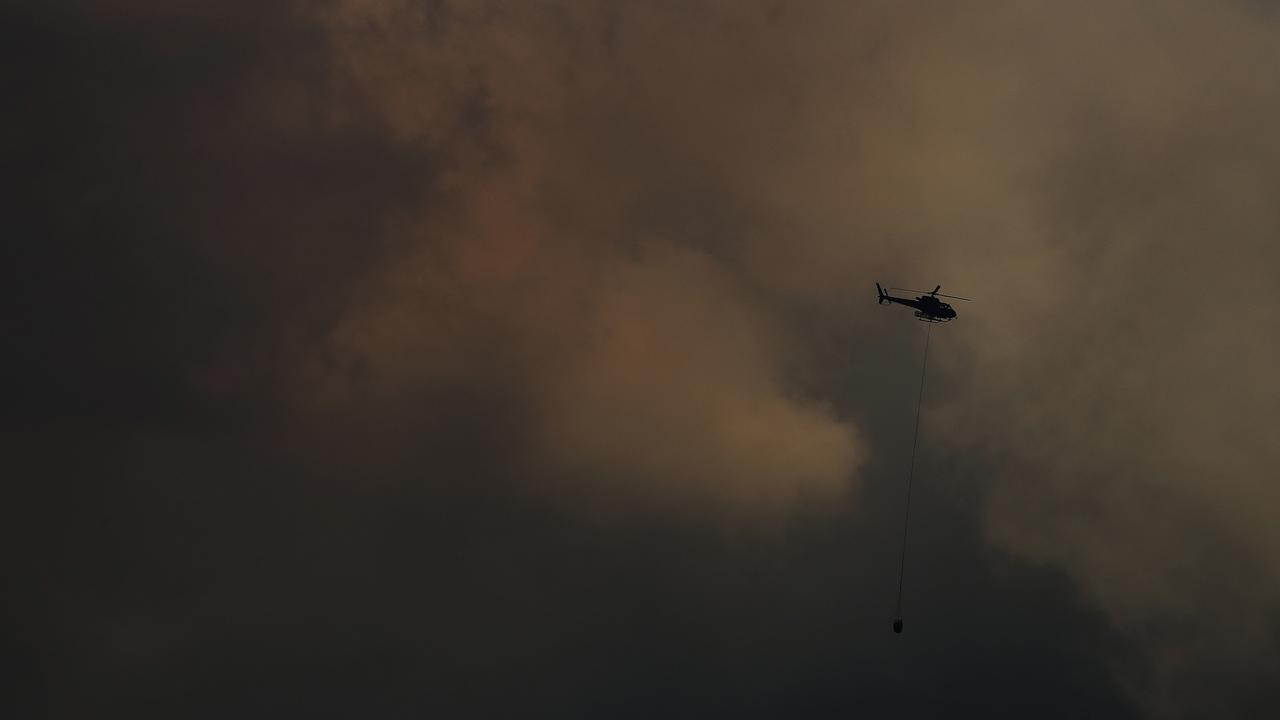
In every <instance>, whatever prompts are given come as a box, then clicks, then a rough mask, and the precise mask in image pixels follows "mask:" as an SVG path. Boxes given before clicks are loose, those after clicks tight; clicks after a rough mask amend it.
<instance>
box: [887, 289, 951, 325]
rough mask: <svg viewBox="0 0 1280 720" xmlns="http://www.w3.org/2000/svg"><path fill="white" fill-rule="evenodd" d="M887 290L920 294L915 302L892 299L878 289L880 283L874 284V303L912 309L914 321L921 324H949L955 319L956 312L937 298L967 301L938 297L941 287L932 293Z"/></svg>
mask: <svg viewBox="0 0 1280 720" xmlns="http://www.w3.org/2000/svg"><path fill="white" fill-rule="evenodd" d="M889 289H890V290H901V291H902V292H913V293H922V294H921V295H920V296H919V297H917V298H916V299H915V300H909V299H907V298H900V297H894V296H892V295H890V294H889V293H887V292H885V291H884V288H882V287H880V283H876V293H877V297H876V301H877V302H879V303H880V304H881V305H883V304H885V303H890V304H893V303H898V304H899V305H907V306H909V307H913V308H915V309H916V312H915V316H916V319H918V320H920V321H921V322H931V323H940V322H951V321H952V320H955V319H956V311H955V310H953V309H952V308H951V305H950V304H948V303H945V302H942V301H941V300H939V299H938V298H940V297H944V298H953V299H955V300H964V301H966V302H968V301H969V298H962V297H960V296H959V295H940V294H939V293H938V291H939V290H941V289H942V286H941V285H939V286H937V287H935V288H934V289H933V290H932V291H930V292H927V293H926V292H925V291H923V290H908V289H906V288H889Z"/></svg>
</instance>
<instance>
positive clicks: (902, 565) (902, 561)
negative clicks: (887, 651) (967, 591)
mask: <svg viewBox="0 0 1280 720" xmlns="http://www.w3.org/2000/svg"><path fill="white" fill-rule="evenodd" d="M931 335H933V323H929V327H928V329H926V330H925V335H924V362H923V363H922V364H921V366H920V397H919V398H918V399H917V400H916V430H915V434H914V435H913V436H912V438H911V469H910V470H908V471H907V506H906V511H905V512H904V513H903V514H902V553H901V554H900V555H899V556H898V609H897V613H896V614H895V615H894V617H895V618H899V619H901V618H902V576H903V574H904V573H905V572H906V567H907V524H908V523H909V522H910V521H911V479H912V478H913V477H914V476H915V474H916V446H917V444H918V443H919V441H920V408H921V407H922V406H923V405H924V375H925V369H926V368H928V367H929V337H930V336H931Z"/></svg>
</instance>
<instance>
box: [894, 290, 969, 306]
mask: <svg viewBox="0 0 1280 720" xmlns="http://www.w3.org/2000/svg"><path fill="white" fill-rule="evenodd" d="M889 289H890V290H901V291H902V292H913V293H920V294H921V295H933V296H934V297H945V298H955V299H956V300H964V301H965V302H973V299H972V298H967V297H960V296H959V295H943V294H942V293H934V292H929V291H928V290H912V289H910V288H897V287H896V288H889Z"/></svg>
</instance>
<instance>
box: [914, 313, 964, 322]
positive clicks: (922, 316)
mask: <svg viewBox="0 0 1280 720" xmlns="http://www.w3.org/2000/svg"><path fill="white" fill-rule="evenodd" d="M915 315H916V319H917V320H919V321H920V322H930V323H945V322H951V321H952V320H954V319H955V318H940V317H934V316H932V315H930V314H928V313H922V312H919V311H917V312H916V314H915Z"/></svg>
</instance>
